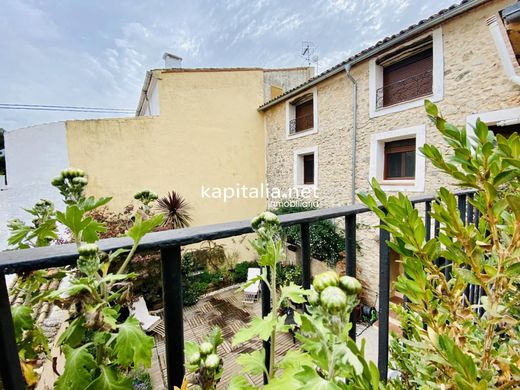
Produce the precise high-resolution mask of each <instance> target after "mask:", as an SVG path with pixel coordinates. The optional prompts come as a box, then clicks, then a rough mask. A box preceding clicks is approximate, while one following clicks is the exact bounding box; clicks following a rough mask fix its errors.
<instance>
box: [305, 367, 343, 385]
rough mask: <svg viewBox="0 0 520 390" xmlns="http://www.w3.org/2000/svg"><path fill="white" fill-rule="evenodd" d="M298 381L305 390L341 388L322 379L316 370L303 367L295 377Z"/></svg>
mask: <svg viewBox="0 0 520 390" xmlns="http://www.w3.org/2000/svg"><path fill="white" fill-rule="evenodd" d="M295 378H296V379H298V381H299V382H300V383H302V384H304V385H305V389H306V390H341V387H339V386H338V385H336V384H334V383H333V382H329V381H327V380H325V379H323V378H322V377H321V376H319V375H318V373H317V372H316V370H314V369H312V368H311V367H308V366H305V367H303V369H302V371H300V372H298V373H297V374H296V375H295Z"/></svg>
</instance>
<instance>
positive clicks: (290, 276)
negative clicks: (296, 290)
mask: <svg viewBox="0 0 520 390" xmlns="http://www.w3.org/2000/svg"><path fill="white" fill-rule="evenodd" d="M277 267H278V270H277V272H276V284H277V285H278V286H287V285H289V284H291V283H294V284H298V285H301V284H302V282H303V280H302V277H303V269H302V267H300V266H299V265H294V264H280V263H278V264H277Z"/></svg>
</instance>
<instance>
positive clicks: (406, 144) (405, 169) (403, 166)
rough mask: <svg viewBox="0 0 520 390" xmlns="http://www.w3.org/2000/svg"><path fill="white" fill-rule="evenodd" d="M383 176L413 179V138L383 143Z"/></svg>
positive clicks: (389, 178) (386, 177)
mask: <svg viewBox="0 0 520 390" xmlns="http://www.w3.org/2000/svg"><path fill="white" fill-rule="evenodd" d="M384 178H385V179H386V180H392V179H399V180H403V179H404V180H406V179H415V138H410V139H404V140H399V141H391V142H386V143H385V164H384Z"/></svg>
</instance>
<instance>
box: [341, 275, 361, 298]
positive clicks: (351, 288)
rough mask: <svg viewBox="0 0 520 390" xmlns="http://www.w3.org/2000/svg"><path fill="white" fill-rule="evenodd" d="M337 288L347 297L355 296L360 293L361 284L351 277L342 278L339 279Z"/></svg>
mask: <svg viewBox="0 0 520 390" xmlns="http://www.w3.org/2000/svg"><path fill="white" fill-rule="evenodd" d="M339 286H340V287H341V289H342V290H343V291H345V292H346V293H347V294H348V295H357V294H359V293H360V292H361V289H362V287H361V283H359V280H357V279H356V278H353V277H352V276H342V277H341V278H339Z"/></svg>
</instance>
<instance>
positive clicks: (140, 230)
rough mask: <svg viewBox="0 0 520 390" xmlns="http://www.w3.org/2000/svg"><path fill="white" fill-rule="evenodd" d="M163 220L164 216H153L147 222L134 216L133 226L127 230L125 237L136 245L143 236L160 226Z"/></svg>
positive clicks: (139, 216)
mask: <svg viewBox="0 0 520 390" xmlns="http://www.w3.org/2000/svg"><path fill="white" fill-rule="evenodd" d="M163 220H164V216H163V215H162V214H157V215H154V216H153V217H150V219H147V220H143V218H142V217H141V215H140V214H136V216H135V222H134V225H133V226H132V227H131V228H130V229H128V231H127V232H126V235H127V236H128V237H130V238H131V239H132V240H134V242H136V243H137V242H139V241H141V238H143V237H144V235H145V234H147V233H149V232H151V231H152V230H153V229H155V228H156V227H157V226H159V225H161V224H162V223H163Z"/></svg>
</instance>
